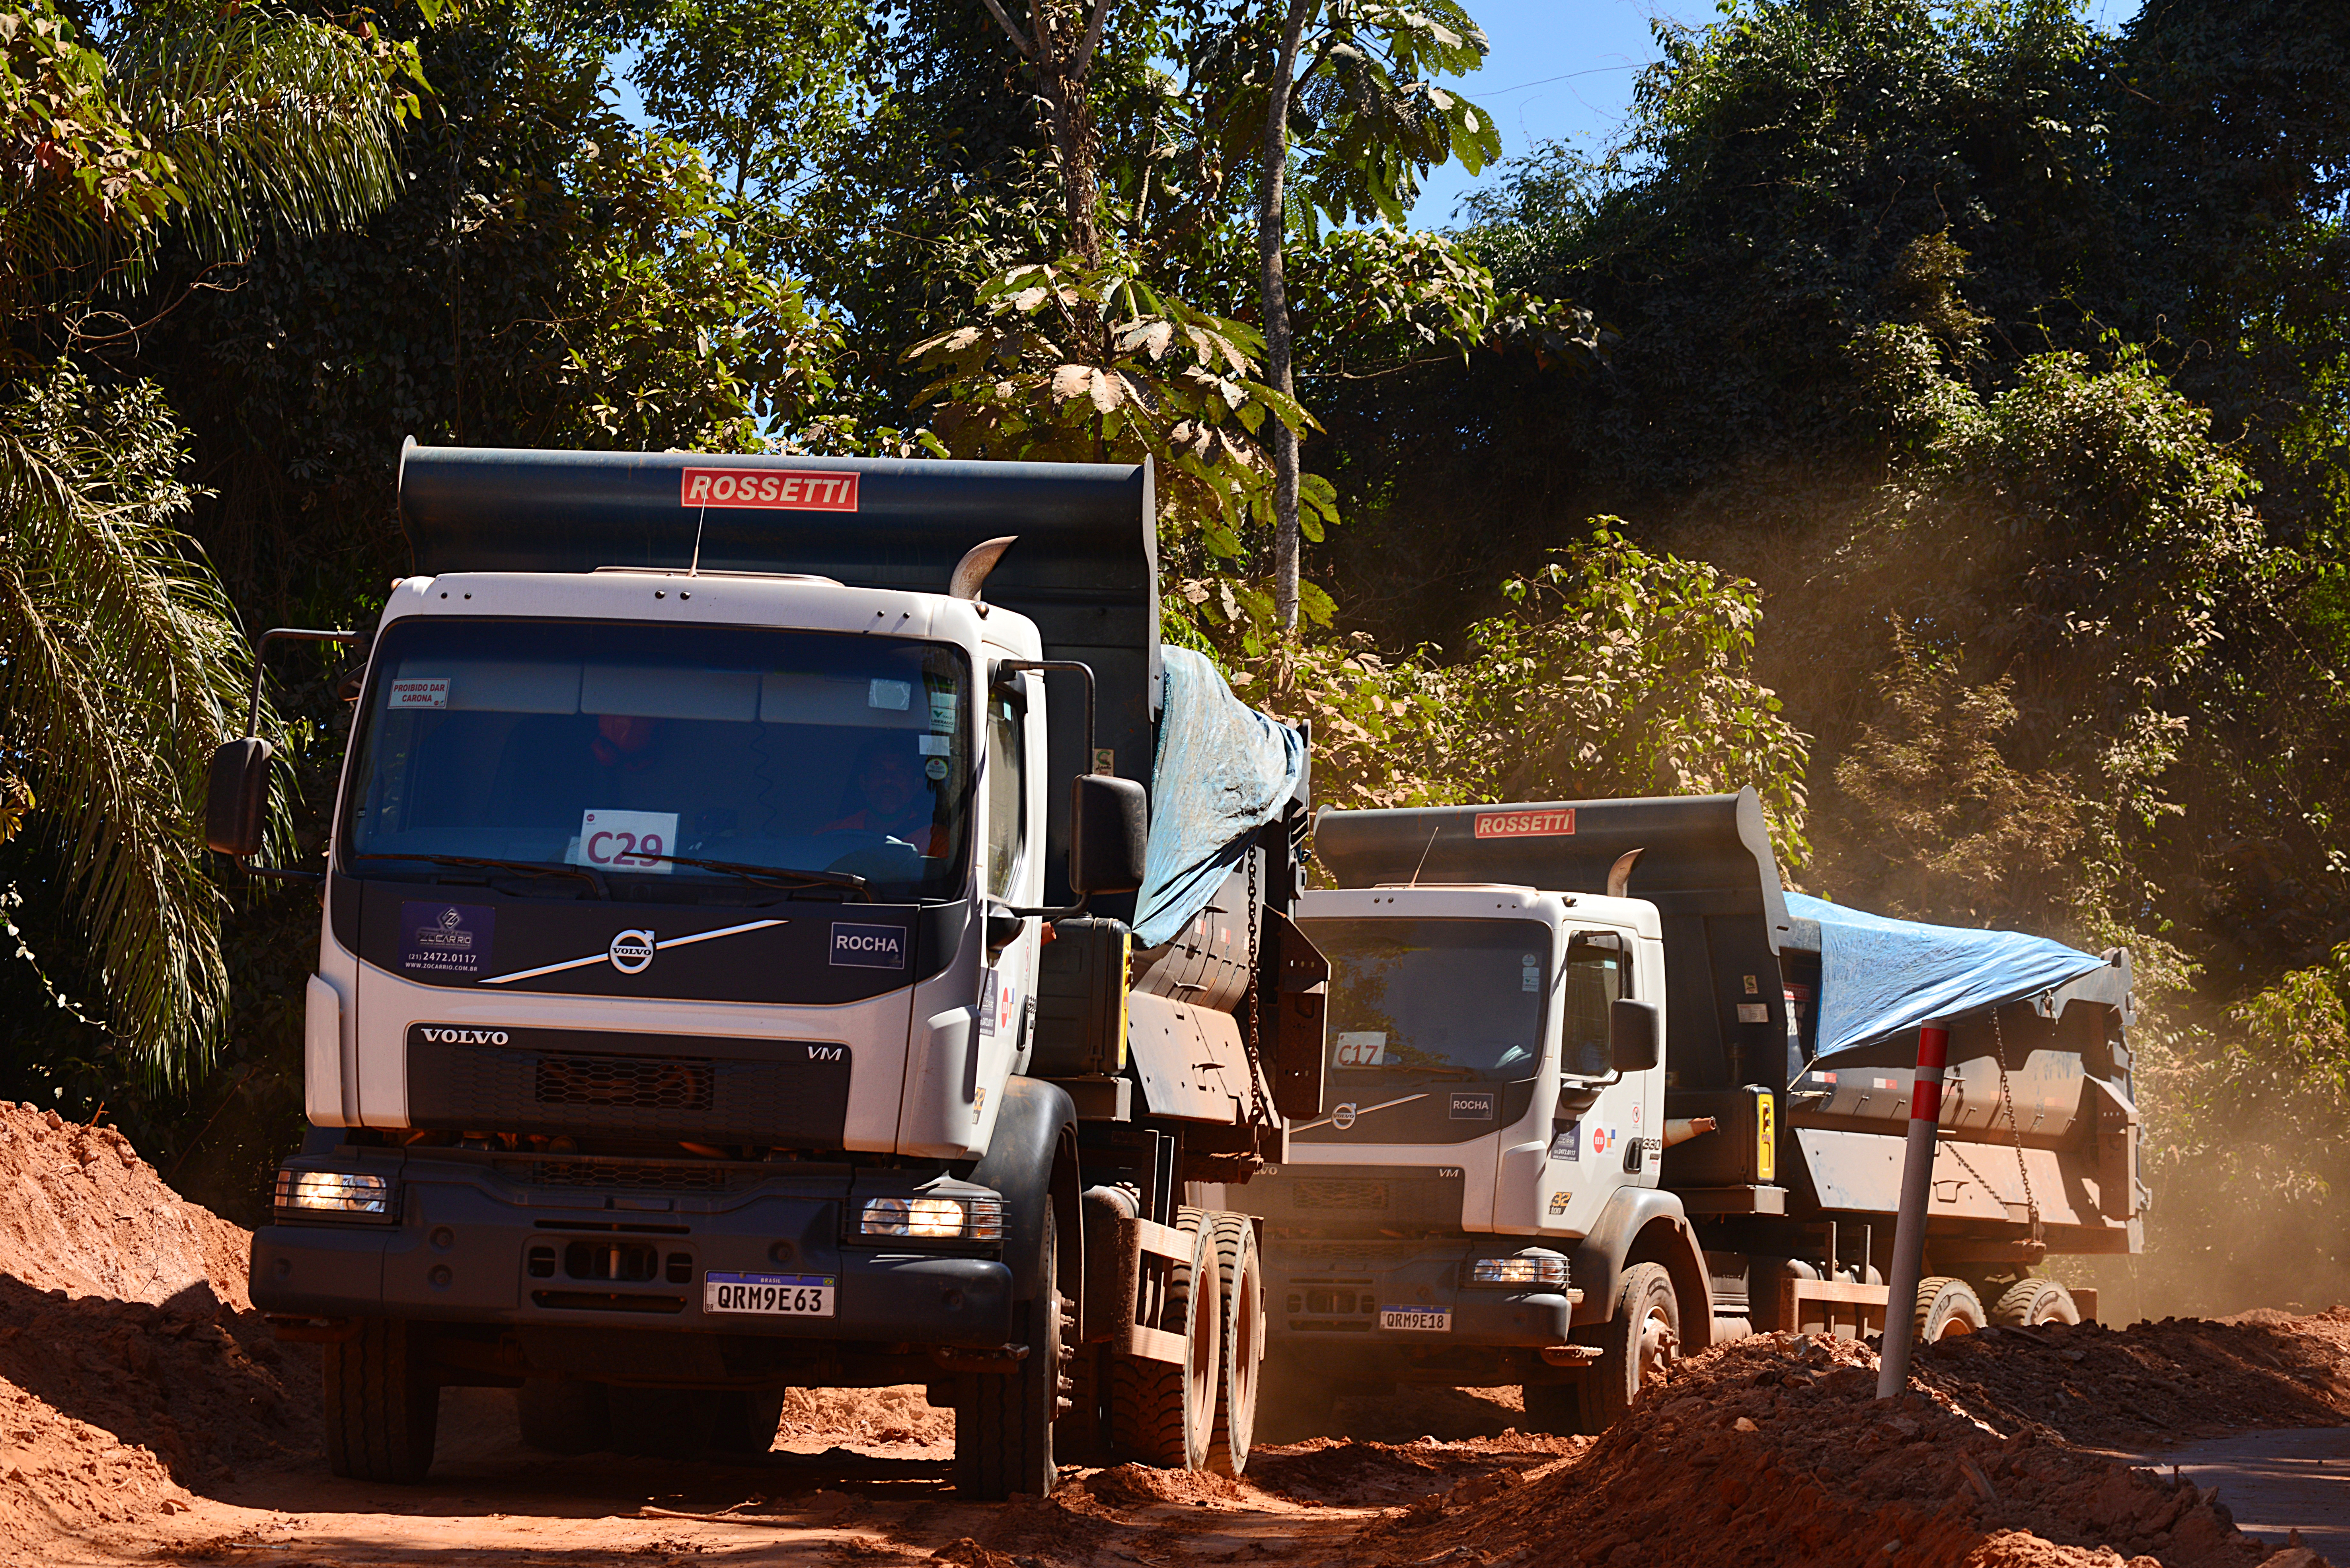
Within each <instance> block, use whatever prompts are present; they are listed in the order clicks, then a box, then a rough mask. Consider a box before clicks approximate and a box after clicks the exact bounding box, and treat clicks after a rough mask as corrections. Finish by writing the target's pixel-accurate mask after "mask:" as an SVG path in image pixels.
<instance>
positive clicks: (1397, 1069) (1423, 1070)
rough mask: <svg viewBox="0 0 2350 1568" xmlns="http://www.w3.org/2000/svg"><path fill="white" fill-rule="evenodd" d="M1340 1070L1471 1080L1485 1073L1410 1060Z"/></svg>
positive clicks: (1467, 1068)
mask: <svg viewBox="0 0 2350 1568" xmlns="http://www.w3.org/2000/svg"><path fill="white" fill-rule="evenodd" d="M1339 1071H1340V1072H1342V1073H1419V1074H1424V1075H1427V1076H1429V1077H1431V1078H1468V1079H1471V1080H1475V1079H1479V1078H1482V1077H1483V1076H1484V1075H1483V1074H1482V1073H1480V1072H1478V1071H1477V1070H1476V1069H1475V1068H1474V1067H1455V1066H1451V1065H1450V1064H1443V1065H1433V1064H1431V1065H1426V1066H1422V1065H1418V1064H1413V1063H1409V1062H1380V1063H1377V1064H1373V1065H1371V1066H1368V1067H1341V1068H1340V1069H1339Z"/></svg>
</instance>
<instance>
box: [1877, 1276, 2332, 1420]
mask: <svg viewBox="0 0 2350 1568" xmlns="http://www.w3.org/2000/svg"><path fill="white" fill-rule="evenodd" d="M1916 1371H1917V1376H1918V1381H1919V1382H1920V1383H1922V1384H1925V1385H1926V1386H1929V1387H1932V1388H1936V1389H1939V1390H1940V1391H1942V1392H1944V1393H1946V1394H1948V1395H1950V1397H1952V1398H1954V1399H1956V1400H1957V1401H1958V1402H1959V1403H1960V1404H1962V1405H1964V1406H1965V1407H1967V1408H1968V1409H1969V1410H1970V1411H1972V1412H1973V1413H1974V1414H1975V1415H1977V1416H1980V1417H1982V1418H1983V1419H1984V1420H1986V1421H1988V1422H1989V1423H1990V1424H1991V1425H1992V1426H1993V1427H1996V1428H1999V1429H2000V1430H2001V1431H2002V1432H2012V1431H2019V1430H2022V1429H2023V1428H2027V1427H2031V1426H2035V1425H2037V1426H2044V1427H2046V1428H2050V1429H2051V1430H2053V1431H2055V1432H2059V1433H2061V1434H2063V1435H2064V1438H2067V1439H2068V1440H2070V1441H2072V1442H2075V1443H2082V1444H2086V1445H2090V1446H2093V1447H2105V1448H2126V1449H2145V1448H2149V1447H2153V1446H2155V1445H2157V1444H2160V1443H2166V1442H2175V1441H2178V1440H2179V1439H2181V1438H2193V1437H2203V1436H2208V1435H2211V1434H2215V1433H2219V1432H2225V1431H2238V1430H2241V1429H2243V1428H2247V1427H2331V1426H2335V1425H2338V1424H2340V1423H2342V1422H2343V1421H2345V1420H2350V1307H2335V1308H2334V1309H2333V1310H2332V1311H2331V1312H2327V1313H2323V1314H2317V1315H2314V1316H2311V1317H2287V1316H2285V1315H2284V1314H2282V1313H2272V1312H2262V1313H2248V1314H2244V1315H2243V1316H2241V1317H2236V1318H2230V1319H2227V1320H2224V1321H2221V1322H2218V1323H2207V1322H2204V1321H2202V1320H2199V1319H2192V1318H2188V1319H2182V1318H2165V1319H2164V1320H2163V1321H2162V1322H2160V1323H2139V1324H2131V1325H2130V1326H2129V1327H2128V1328H2126V1329H2122V1330H2119V1331H2116V1330H2113V1329H2107V1328H2101V1327H2099V1326H2098V1325H2097V1324H2082V1325H2080V1326H2079V1327H2077V1328H2076V1327H2072V1326H2068V1325H2066V1324H2049V1325H2047V1326H2044V1327H2041V1328H2028V1329H2026V1328H2014V1329H1999V1328H1995V1329H1991V1330H1989V1331H1987V1332H1985V1333H1982V1334H1967V1335H1964V1336H1962V1337H1960V1338H1958V1339H1950V1340H1945V1341H1943V1342H1942V1343H1941V1344H1939V1345H1934V1346H1931V1347H1929V1348H1928V1349H1927V1350H1925V1351H1924V1352H1923V1353H1922V1354H1920V1355H1918V1358H1917V1362H1916Z"/></svg>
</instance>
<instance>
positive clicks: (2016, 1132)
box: [1991, 1007, 2040, 1241]
mask: <svg viewBox="0 0 2350 1568" xmlns="http://www.w3.org/2000/svg"><path fill="white" fill-rule="evenodd" d="M1991 1044H1993V1046H1994V1047H1996V1049H1997V1051H1998V1053H1999V1103H2000V1107H2001V1109H2002V1110H2003V1111H2005V1112H2006V1113H2007V1135H2008V1137H2010V1138H2011V1139H2012V1140H2013V1142H2014V1144H2015V1172H2016V1174H2017V1175H2018V1176H2021V1177H2022V1179H2023V1208H2024V1212H2025V1213H2027V1214H2028V1215H2030V1216H2031V1219H2032V1239H2033V1241H2038V1240H2040V1200H2039V1199H2036V1198H2034V1197H2033V1195H2032V1168H2031V1167H2030V1166H2029V1165H2027V1164H2026V1163H2025V1162H2024V1158H2023V1129H2022V1128H2021V1127H2017V1126H2016V1125H2015V1091H2014V1090H2013V1089H2012V1088H2010V1087H2009V1086H2008V1082H2007V1034H2006V1032H2005V1031H2003V1030H2002V1029H2001V1028H2000V1026H1999V1009H1997V1008H1995V1007H1994V1008H1992V1009H1991Z"/></svg>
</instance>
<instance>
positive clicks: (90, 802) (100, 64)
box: [0, 0, 416, 1081]
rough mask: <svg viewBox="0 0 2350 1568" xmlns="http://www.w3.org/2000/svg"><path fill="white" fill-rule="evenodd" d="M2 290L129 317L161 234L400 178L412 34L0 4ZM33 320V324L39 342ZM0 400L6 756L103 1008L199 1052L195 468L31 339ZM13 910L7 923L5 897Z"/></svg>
mask: <svg viewBox="0 0 2350 1568" xmlns="http://www.w3.org/2000/svg"><path fill="white" fill-rule="evenodd" d="M0 44H5V67H6V69H5V72H0V113H4V114H5V116H6V122H5V130H6V134H5V140H0V147H5V149H6V155H7V156H8V157H9V158H10V159H11V161H13V162H14V164H15V167H14V168H13V169H12V170H11V171H10V172H11V174H12V175H13V176H14V177H13V178H12V179H11V180H10V182H9V185H10V192H11V193H10V198H9V202H8V206H7V209H6V213H5V221H0V246H5V254H0V266H5V273H0V275H5V278H6V279H7V282H8V284H9V291H8V293H7V296H6V304H7V306H8V307H9V309H10V311H11V312H12V315H13V317H14V318H15V324H16V325H17V326H18V327H21V328H26V329H28V330H29V331H31V332H36V333H37V335H38V336H37V337H36V341H42V342H45V343H47V344H48V345H55V346H62V347H64V348H67V349H74V348H85V349H86V348H90V347H92V346H95V345H101V344H104V343H107V342H109V341H111V340H115V339H118V338H119V337H121V336H122V335H123V334H124V333H127V332H130V331H131V330H133V329H134V326H135V324H136V323H137V322H138V321H140V318H141V314H142V312H141V310H140V306H141V303H142V301H141V300H140V296H139V294H138V290H139V289H140V286H144V285H148V284H150V283H151V281H152V280H154V279H155V278H156V277H157V275H158V274H159V271H160V268H161V258H162V254H163V247H164V246H165V244H167V243H168V244H174V245H178V246H181V247H184V249H185V251H186V253H187V254H190V255H191V256H192V258H193V259H194V261H195V262H196V264H197V265H222V264H228V263H234V261H236V260H238V259H240V258H241V257H242V256H243V255H244V254H245V253H246V252H247V251H248V250H249V248H250V247H251V246H252V245H254V244H256V243H258V242H259V240H260V239H261V237H262V236H264V235H265V234H317V233H320V232H322V231H325V230H327V229H329V228H332V227H334V226H336V225H338V224H341V223H348V222H350V221H352V220H353V219H355V218H357V217H359V216H361V215H363V214H364V213H367V212H369V211H370V210H372V209H373V208H375V207H378V206H380V205H381V204H382V202H385V201H387V200H389V199H390V196H391V194H392V193H393V192H394V190H395V189H396V185H397V163H396V161H395V159H394V157H393V152H392V146H393V136H394V130H395V128H396V126H397V124H398V123H399V121H400V119H402V118H403V117H404V116H406V115H408V114H410V113H412V112H413V110H414V108H415V101H416V100H415V99H414V98H413V97H412V96H411V95H410V94H409V93H408V92H407V91H406V89H405V88H404V87H403V86H402V85H400V80H399V78H400V75H401V74H402V73H409V74H411V75H412V73H413V67H414V66H415V57H414V54H413V52H412V51H411V50H408V49H405V48H402V47H397V46H392V45H388V44H386V43H385V42H384V41H383V40H381V39H380V37H378V36H376V35H375V34H373V33H372V32H371V31H369V30H367V29H364V28H362V29H360V30H359V31H351V30H347V29H345V28H342V27H338V26H332V25H329V24H326V23H320V22H314V21H310V20H307V19H305V18H301V17H296V16H284V15H280V14H276V13H273V12H269V11H265V10H260V9H255V10H249V11H243V12H238V13H234V14H232V15H231V16H226V17H215V16H211V15H210V14H209V13H206V14H202V15H199V14H196V13H194V12H192V11H186V10H181V9H177V8H173V7H170V6H165V7H159V8H157V9H155V10H153V11H142V12H134V13H131V14H130V15H129V16H125V17H124V18H122V19H121V22H120V26H117V27H115V28H114V29H113V30H111V31H110V32H109V35H108V36H107V38H106V41H105V44H104V47H102V48H99V47H91V46H90V45H88V44H86V43H83V42H81V41H80V40H79V38H78V35H77V34H76V32H75V30H74V29H73V27H72V26H70V24H68V22H67V21H65V20H64V19H63V18H62V17H61V16H59V15H58V14H57V12H56V11H55V10H53V9H51V8H50V7H49V6H48V5H47V4H46V0H41V3H38V4H36V5H34V6H33V7H31V8H30V9H28V10H25V11H21V12H19V13H16V14H15V15H13V16H9V17H6V18H0ZM22 340H23V339H22V338H21V337H20V341H22ZM7 379H8V381H9V382H10V383H11V384H10V385H9V386H8V387H7V389H6V391H5V402H0V516H5V526H0V649H5V650H6V652H5V658H4V659H0V755H5V756H6V757H8V759H9V761H10V763H11V764H12V767H11V769H10V771H12V772H14V771H15V770H16V768H22V769H24V770H25V771H26V773H27V774H29V777H28V778H26V780H24V781H23V783H24V784H26V785H29V789H23V790H20V791H12V792H11V794H12V796H16V795H18V794H31V795H33V796H36V797H37V799H38V800H40V801H42V802H44V803H46V804H45V805H41V806H40V808H39V810H38V813H37V815H35V816H34V817H33V818H32V826H33V828H34V832H33V835H32V838H33V845H32V849H33V852H34V853H35V854H36V855H38V856H41V857H43V858H44V860H45V862H46V866H45V871H46V874H47V876H49V877H54V878H55V879H57V881H58V882H59V883H60V884H61V885H62V886H63V887H64V888H67V889H68V890H69V892H70V910H71V912H70V915H69V917H68V920H69V925H70V926H71V928H72V929H74V930H75V932H76V934H77V935H78V936H79V937H80V938H81V939H82V940H84V941H85V942H86V943H87V944H88V951H89V953H90V955H91V956H90V959H89V961H88V963H87V964H86V965H85V966H84V967H85V970H86V972H87V973H88V975H89V976H90V978H91V979H92V980H93V981H95V982H96V988H97V989H96V992H95V994H97V995H99V996H102V997H103V998H104V1000H103V1002H99V1003H98V1004H96V1005H97V1010H98V1012H100V1013H101V1014H102V1015H103V1018H104V1021H105V1023H106V1024H107V1026H108V1027H109V1028H110V1029H112V1030H113V1031H114V1032H115V1033H118V1034H119V1035H121V1036H123V1037H125V1038H126V1039H127V1040H128V1042H129V1044H130V1052H131V1054H132V1055H133V1057H134V1059H135V1060H137V1061H138V1062H139V1063H140V1064H141V1065H142V1066H144V1067H145V1068H146V1069H147V1070H148V1072H149V1073H150V1074H151V1075H152V1076H153V1077H155V1078H157V1079H159V1080H163V1081H172V1080H177V1079H182V1078H183V1077H184V1075H186V1073H187V1072H188V1070H189V1069H190V1068H191V1066H192V1065H193V1064H195V1063H196V1062H197V1061H198V1060H199V1059H200V1058H201V1056H202V1054H203V1051H204V1050H205V1049H206V1048H207V1046H208V1045H209V1044H210V1041H211V1036H212V1032H213V1029H214V1027H215V1026H216V1025H217V1023H218V1022H219V1019H220V1016H221V1013H222V1011H223V1008H224V1002H225V995H226V989H227V981H226V974H225V971H224V966H223V964H222V961H221V954H220V940H219V919H218V914H219V911H218V905H217V894H216V893H215V891H214V889H213V884H212V881H211V878H210V877H209V875H208V874H207V870H206V867H205V866H204V863H203V848H202V846H201V844H200V843H199V842H198V840H197V839H196V837H195V823H194V818H195V815H196V802H197V799H198V796H199V794H200V783H201V779H202V776H203V763H204V761H205V759H206V758H208V757H209V756H210V754H211V752H212V749H213V746H214V745H215V744H216V743H217V742H219V740H221V739H222V738H223V737H224V735H225V734H227V733H228V732H229V728H230V725H231V723H232V722H239V721H240V720H241V715H240V714H239V713H238V707H239V701H238V699H239V693H240V691H241V689H242V687H243V680H242V679H241V675H242V670H241V666H242V664H243V658H242V651H241V650H242V642H243V639H242V638H241V637H240V636H239V634H238V631H237V627H236V618H235V616H234V612H233V611H232V610H231V608H230V607H229V605H228V602H227V600H226V598H225V597H224V595H223V594H222V592H221V590H220V587H219V585H218V582H217V581H216V579H215V578H214V577H213V575H212V573H211V571H210V569H209V568H208V567H207V566H205V565H204V563H203V559H202V557H201V555H200V554H199V553H197V552H196V551H194V550H193V549H192V548H191V547H190V546H189V545H188V542H187V541H186V540H185V539H183V538H182V536H181V535H179V534H178V533H177V532H176V531H175V528H174V524H176V522H177V521H178V519H179V518H181V517H182V516H183V515H184V514H186V512H187V511H188V508H189V505H190V502H191V499H192V492H191V490H190V488H189V486H188V485H187V483H185V481H184V480H183V479H182V477H181V469H182V463H183V462H184V438H183V435H182V431H180V429H179V427H178V425H177V424H176V422H175V421H174V420H173V418H172V413H171V410H169V408H168V407H167V406H166V405H165V404H164V402H163V400H162V398H161V394H160V393H159V391H158V390H157V389H155V388H154V387H153V386H151V385H149V384H144V383H140V382H136V381H134V382H131V383H130V384H129V385H127V386H124V387H120V388H117V389H102V388H100V387H99V385H97V384H96V383H95V382H93V381H92V380H91V379H88V377H87V376H85V375H84V374H83V373H82V372H81V371H80V370H78V369H76V368H75V366H74V364H73V363H72V361H71V360H70V359H69V358H55V357H52V358H49V359H48V360H47V363H43V362H42V361H41V359H40V358H36V356H34V355H32V354H25V353H20V354H19V355H18V356H17V357H16V359H15V362H14V363H13V364H11V365H10V366H9V367H8V368H7ZM12 929H13V922H12Z"/></svg>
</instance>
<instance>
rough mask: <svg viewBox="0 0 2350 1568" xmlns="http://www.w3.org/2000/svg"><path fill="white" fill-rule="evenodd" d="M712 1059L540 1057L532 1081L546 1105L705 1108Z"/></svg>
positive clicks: (708, 1101) (659, 1108) (672, 1109)
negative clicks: (708, 1060) (707, 1060)
mask: <svg viewBox="0 0 2350 1568" xmlns="http://www.w3.org/2000/svg"><path fill="white" fill-rule="evenodd" d="M710 1081H711V1071H710V1064H709V1063H708V1062H706V1061H695V1060H693V1059H691V1058H689V1057H682V1056H680V1057H671V1058H668V1059H663V1058H661V1057H658V1056H541V1057H540V1058H539V1059H538V1070H537V1074H536V1079H535V1081H534V1082H533V1085H532V1091H533V1097H534V1098H536V1100H537V1101H538V1103H539V1104H540V1105H542V1106H636V1107H639V1108H641V1109H645V1110H664V1111H706V1110H708V1109H709V1108H710Z"/></svg>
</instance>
